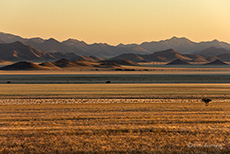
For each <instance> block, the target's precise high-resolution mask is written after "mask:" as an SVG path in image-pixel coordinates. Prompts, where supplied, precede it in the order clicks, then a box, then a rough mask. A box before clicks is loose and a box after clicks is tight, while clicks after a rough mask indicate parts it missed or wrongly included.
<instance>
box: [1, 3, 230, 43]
mask: <svg viewBox="0 0 230 154" xmlns="http://www.w3.org/2000/svg"><path fill="white" fill-rule="evenodd" d="M0 6H1V9H0V17H1V20H0V31H1V32H6V33H11V34H15V35H20V36H22V37H26V38H31V37H42V38H45V39H48V38H50V37H53V38H55V39H57V40H59V41H63V40H66V39H68V38H74V39H78V40H83V41H85V42H87V43H94V42H102V43H109V44H113V45H117V44H119V43H125V44H128V43H141V42H145V41H159V40H163V39H168V38H171V37H173V36H177V37H187V38H189V39H191V40H192V41H195V42H200V41H210V40H214V39H218V40H220V41H226V42H229V43H230V9H229V8H230V0H0Z"/></svg>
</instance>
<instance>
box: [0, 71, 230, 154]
mask: <svg viewBox="0 0 230 154" xmlns="http://www.w3.org/2000/svg"><path fill="white" fill-rule="evenodd" d="M167 69H168V68H167ZM202 71H204V72H202ZM202 71H201V72H199V71H194V70H193V71H191V70H190V69H187V70H186V71H184V70H183V71H181V70H180V69H178V73H175V71H174V73H171V71H167V70H164V71H163V73H159V72H149V71H148V72H143V71H141V72H139V73H138V72H109V71H105V72H100V71H99V72H98V71H95V72H90V73H89V72H72V73H71V71H70V72H68V73H65V74H67V76H58V74H59V75H60V74H63V72H59V73H55V72H53V73H52V72H47V71H46V72H36V71H27V73H25V72H20V71H14V72H12V71H5V72H4V71H3V72H1V73H2V74H1V79H0V81H1V84H0V110H1V112H0V114H1V116H0V153H197V154H198V153H213V154H214V153H217V154H218V153H229V151H230V140H229V136H230V120H229V119H230V104H229V101H230V83H229V81H228V80H227V79H228V68H226V69H223V70H222V71H219V72H218V70H216V69H215V68H214V69H210V70H202ZM213 71H215V72H213ZM87 74H90V75H91V76H90V77H89V78H87V80H83V79H85V77H87ZM92 74H93V75H92ZM95 74H96V77H98V76H97V74H102V75H104V76H105V77H104V78H103V79H101V80H98V78H100V77H101V76H99V77H98V78H97V80H96V81H97V82H95V83H91V81H94V77H95V76H94V75H95ZM118 74H121V75H123V76H122V78H119V80H116V82H113V80H111V83H105V81H106V79H107V77H108V79H109V80H110V79H115V78H116V76H115V77H114V78H111V77H113V75H118ZM127 74H128V76H127ZM149 74H150V76H149ZM170 74H171V75H173V74H174V75H175V74H176V75H178V74H179V76H174V77H180V78H181V81H183V77H185V76H184V75H188V74H190V75H191V74H195V76H193V77H191V78H192V79H185V81H186V82H185V83H180V82H179V83H178V82H175V81H174V80H173V78H172V76H170V78H169V77H167V76H169V75H170ZM15 75H16V76H17V75H23V76H22V77H21V78H24V77H25V79H26V80H25V79H24V80H23V79H21V80H15V78H14V76H15ZM33 75H35V76H33ZM39 75H40V76H39ZM44 75H45V76H44ZM47 75H48V77H51V78H48V77H47ZM55 75H57V76H55ZM68 75H73V76H68ZM79 75H80V77H79ZM81 75H84V76H81ZM106 75H110V76H106ZM154 75H162V76H154ZM197 75H199V76H197ZM221 75H222V76H221ZM141 76H144V77H145V78H143V80H147V79H148V80H147V82H142V81H137V80H134V78H138V77H141ZM57 77H58V80H55V79H54V78H57ZM216 77H218V80H215V79H216ZM30 78H31V80H29V79H30ZM67 78H69V80H67ZM151 78H154V80H150V79H151ZM159 78H161V79H162V78H163V79H164V80H162V82H161V83H157V82H155V81H157V80H156V79H159ZM206 78H207V80H205V79H206ZM8 79H10V81H11V82H7V81H8ZM39 79H40V80H39ZM78 79H81V81H82V83H77V82H76V81H77V80H78ZM169 79H171V80H169ZM225 79H226V80H225ZM35 80H38V81H40V82H39V83H35V82H34V81H35ZM128 80H130V81H133V82H132V83H129V82H127V81H128ZM200 80H202V81H203V82H199V81H200ZM214 80H215V81H216V82H214V83H212V82H213V81H214ZM29 81H33V82H32V83H31V82H29ZM51 81H53V82H51ZM89 81H90V82H89ZM191 81H192V82H191ZM135 82H136V83H135ZM189 82H190V83H189ZM202 98H210V99H211V100H212V101H211V102H210V103H209V105H208V106H206V105H205V103H204V102H202Z"/></svg>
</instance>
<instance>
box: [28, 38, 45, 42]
mask: <svg viewBox="0 0 230 154" xmlns="http://www.w3.org/2000/svg"><path fill="white" fill-rule="evenodd" d="M29 41H33V42H36V43H43V42H44V40H43V39H42V38H40V37H34V38H31V39H29Z"/></svg>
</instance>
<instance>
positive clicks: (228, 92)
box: [0, 84, 230, 98]
mask: <svg viewBox="0 0 230 154" xmlns="http://www.w3.org/2000/svg"><path fill="white" fill-rule="evenodd" d="M205 96H210V97H224V98H229V97H230V84H0V97H1V98H15V97H28V98H46V97H54V98H55V97H62V98H120V97H122V98H178V97H179V98H190V97H191V98H194V97H196V98H201V97H205Z"/></svg>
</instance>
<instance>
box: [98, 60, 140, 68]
mask: <svg viewBox="0 0 230 154" xmlns="http://www.w3.org/2000/svg"><path fill="white" fill-rule="evenodd" d="M101 62H105V63H115V64H119V65H128V66H138V65H139V64H137V63H135V62H133V61H131V60H128V59H120V60H104V61H101Z"/></svg>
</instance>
